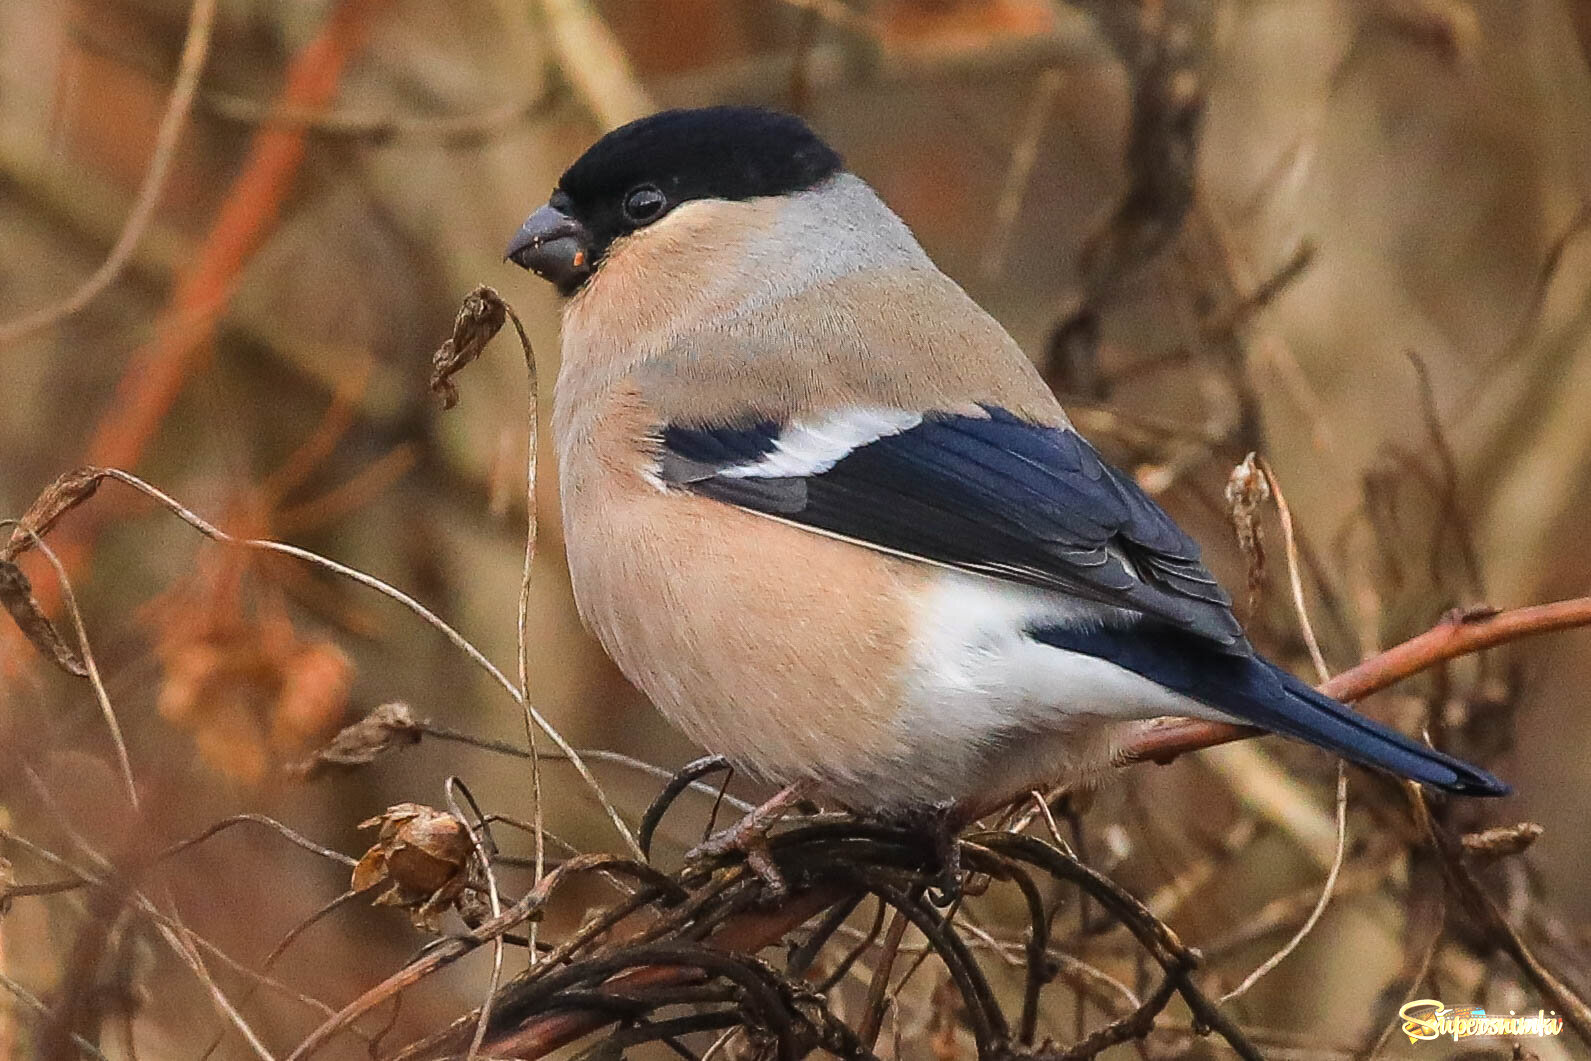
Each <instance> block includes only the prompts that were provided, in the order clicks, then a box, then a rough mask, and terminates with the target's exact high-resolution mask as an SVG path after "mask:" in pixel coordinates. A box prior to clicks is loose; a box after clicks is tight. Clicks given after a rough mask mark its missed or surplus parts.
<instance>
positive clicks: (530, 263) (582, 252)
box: [507, 206, 591, 294]
mask: <svg viewBox="0 0 1591 1061" xmlns="http://www.w3.org/2000/svg"><path fill="white" fill-rule="evenodd" d="M507 257H508V260H509V261H511V262H513V263H514V264H515V265H517V266H519V267H520V268H522V269H529V270H530V271H531V272H533V273H535V274H536V275H537V276H539V277H541V278H542V279H543V280H548V281H551V282H552V283H553V284H554V285H556V286H557V287H558V289H559V290H560V291H562V292H564V293H565V294H568V293H569V292H570V291H572V290H574V289H575V288H576V287H579V286H580V282H581V281H582V280H584V279H585V278H586V277H587V276H589V275H590V274H591V234H590V233H589V232H587V231H586V229H585V226H584V225H582V224H581V223H580V222H578V221H576V220H575V219H574V218H572V217H570V216H569V215H568V214H565V213H564V212H562V211H561V210H558V209H557V208H555V207H552V206H544V207H542V208H541V209H539V210H537V211H536V212H535V213H534V214H531V215H530V217H529V218H527V219H526V221H525V223H524V224H523V225H521V226H520V228H519V231H518V232H517V233H516V234H515V235H514V239H513V241H512V242H511V243H509V245H508V255H507Z"/></svg>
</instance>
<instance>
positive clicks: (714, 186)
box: [508, 107, 1508, 816]
mask: <svg viewBox="0 0 1591 1061" xmlns="http://www.w3.org/2000/svg"><path fill="white" fill-rule="evenodd" d="M508 257H509V258H510V259H511V260H512V261H514V262H515V263H517V264H519V265H521V266H523V267H524V268H526V269H529V270H531V271H532V272H534V273H536V274H537V275H538V276H540V277H542V278H544V279H546V280H548V281H550V282H551V283H552V284H554V285H555V286H556V287H557V289H558V290H559V291H560V292H561V293H562V294H563V295H564V296H566V299H565V302H564V306H563V343H562V361H561V365H560V368H559V372H558V381H557V389H556V395H555V399H554V413H553V427H554V433H555V438H556V445H557V452H558V458H559V468H560V475H561V498H562V505H563V519H564V525H565V532H566V538H567V547H568V560H569V570H570V574H571V576H572V579H573V583H574V592H575V599H576V601H577V602H578V606H579V610H580V614H581V617H582V619H583V620H584V622H585V623H586V624H587V626H588V627H589V628H590V629H591V630H592V631H593V632H594V634H595V635H596V637H597V638H598V639H599V640H600V641H601V642H602V644H603V645H604V646H605V647H606V649H607V651H608V652H609V653H610V654H611V655H612V657H613V659H614V660H615V661H616V662H617V664H618V666H619V667H620V669H621V670H622V671H623V672H624V674H625V675H626V676H627V677H628V678H629V679H630V680H631V681H632V682H633V683H634V684H635V685H636V686H638V687H639V688H640V689H641V690H642V691H643V692H645V693H646V694H647V695H648V696H649V697H650V698H651V699H652V701H653V702H654V703H655V704H656V705H657V706H658V708H659V709H661V710H662V712H663V713H664V714H665V715H666V716H667V717H668V718H669V719H670V720H672V721H673V722H674V723H675V724H676V725H678V726H679V728H680V729H682V730H684V731H685V733H686V734H688V735H689V736H690V737H692V738H693V739H694V740H696V741H697V742H698V743H700V744H701V745H703V746H704V747H705V748H707V749H708V750H710V751H712V752H716V753H719V754H721V755H723V756H724V757H726V758H727V759H729V760H730V761H731V762H733V763H734V764H736V765H737V766H739V767H740V768H742V769H744V770H746V771H748V772H750V773H751V774H753V775H755V776H757V777H759V778H762V779H764V780H767V781H770V782H775V783H779V784H782V785H786V786H792V788H795V789H800V790H803V791H812V792H814V793H815V794H825V795H827V796H828V797H830V798H832V799H834V800H836V801H838V802H839V803H841V804H843V805H845V806H847V807H849V808H851V809H853V810H856V811H862V812H867V813H871V814H876V815H881V816H897V815H900V816H908V815H911V814H914V813H918V812H922V811H924V810H928V809H940V810H944V809H951V810H959V811H962V812H965V813H966V814H968V815H971V814H973V813H982V812H984V811H987V810H989V809H992V808H993V807H995V806H998V805H1000V804H1001V803H1002V802H1003V801H1006V800H1008V799H1011V798H1014V797H1016V796H1019V795H1020V794H1022V793H1024V792H1027V791H1028V790H1030V789H1034V788H1038V787H1043V786H1048V785H1050V784H1051V783H1054V782H1058V781H1066V780H1083V779H1086V778H1088V777H1090V776H1091V775H1097V774H1098V773H1099V772H1100V771H1101V770H1102V769H1103V768H1105V767H1107V766H1108V765H1110V764H1111V763H1112V760H1113V758H1115V757H1116V756H1117V755H1118V754H1119V752H1120V750H1121V748H1122V745H1123V742H1124V741H1125V740H1126V738H1127V737H1128V736H1130V735H1131V733H1132V732H1133V731H1134V729H1135V728H1137V726H1138V724H1140V723H1141V722H1142V720H1145V719H1150V718H1155V717H1159V716H1166V715H1173V716H1184V717H1191V718H1197V719H1210V720H1220V721H1226V722H1240V723H1244V724H1247V725H1251V726H1258V727H1261V728H1262V729H1265V730H1269V731H1272V732H1275V733H1280V734H1285V735H1286V736H1289V737H1292V738H1295V739H1298V740H1301V741H1305V742H1308V743H1310V744H1314V745H1317V746H1319V747H1321V748H1325V749H1327V750H1329V751H1331V752H1333V753H1335V754H1336V755H1339V756H1342V757H1344V758H1347V759H1350V760H1352V761H1354V762H1356V763H1360V764H1363V765H1366V766H1371V767H1377V768H1380V769H1382V770H1386V771H1390V772H1391V773H1394V774H1397V775H1400V776H1402V777H1406V778H1412V779H1413V780H1415V781H1419V782H1421V783H1423V784H1426V785H1431V786H1434V787H1435V788H1439V789H1443V790H1446V791H1449V792H1456V793H1463V794H1466V795H1482V796H1495V795H1501V794H1503V793H1505V792H1507V791H1508V789H1507V787H1506V786H1505V785H1504V784H1503V783H1502V782H1500V781H1499V780H1497V778H1495V777H1493V776H1492V775H1491V774H1489V773H1487V772H1486V771H1484V770H1481V769H1478V768H1476V767H1474V766H1471V765H1469V764H1467V763H1465V762H1462V761H1460V760H1458V759H1455V758H1453V757H1452V756H1450V755H1446V754H1444V753H1442V752H1440V751H1437V750H1435V749H1434V748H1431V747H1429V746H1427V745H1425V744H1423V743H1421V742H1419V741H1416V740H1413V739H1411V738H1409V737H1407V736H1405V735H1403V734H1402V733H1399V732H1397V731H1395V730H1393V729H1390V728H1388V727H1387V726H1384V725H1382V724H1380V723H1378V722H1375V721H1373V720H1371V719H1370V718H1367V717H1365V716H1364V715H1362V714H1360V713H1358V712H1356V711H1354V710H1353V709H1351V708H1349V707H1347V706H1345V705H1343V704H1341V703H1339V702H1337V701H1336V700H1333V699H1331V698H1330V697H1328V696H1325V695H1322V694H1321V693H1319V692H1317V691H1315V690H1314V689H1312V688H1311V687H1310V686H1309V685H1307V684H1306V683H1304V682H1303V681H1300V680H1299V679H1298V678H1295V677H1294V676H1293V675H1291V674H1289V673H1288V672H1287V671H1285V670H1283V669H1281V668H1280V667H1278V666H1276V665H1275V664H1273V663H1270V662H1269V661H1267V660H1265V659H1263V658H1262V657H1260V656H1259V655H1257V654H1256V653H1255V652H1254V650H1253V648H1252V647H1251V646H1250V645H1249V642H1248V640H1247V639H1246V638H1245V637H1244V634H1243V630H1242V629H1241V628H1240V626H1239V625H1238V622H1237V620H1236V619H1235V618H1234V616H1233V614H1232V610H1231V601H1230V598H1229V597H1228V596H1227V594H1226V593H1225V592H1224V591H1223V590H1222V588H1221V586H1220V585H1218V584H1217V582H1216V580H1215V578H1214V577H1212V575H1211V574H1210V572H1209V571H1208V570H1206V568H1205V566H1204V564H1203V563H1202V562H1201V561H1200V558H1199V548H1198V546H1197V545H1195V544H1194V542H1193V541H1192V539H1190V538H1189V537H1188V535H1187V534H1186V533H1184V532H1183V531H1182V530H1181V529H1180V528H1179V527H1178V526H1177V525H1176V524H1175V523H1174V522H1173V521H1172V520H1171V518H1170V517H1169V516H1167V515H1166V513H1165V512H1163V511H1162V510H1161V509H1160V507H1159V506H1158V505H1157V504H1156V503H1155V502H1154V501H1153V500H1151V499H1150V497H1149V496H1148V495H1147V494H1145V493H1144V491H1143V490H1142V489H1140V488H1139V487H1138V486H1137V484H1135V483H1134V481H1133V480H1132V478H1131V477H1129V476H1127V475H1124V474H1122V473H1121V472H1120V471H1118V470H1117V469H1115V468H1113V467H1111V466H1110V465H1109V464H1107V463H1106V462H1105V461H1104V460H1102V459H1101V457H1100V455H1099V454H1098V452H1096V451H1095V449H1094V447H1093V446H1092V445H1090V444H1089V443H1088V441H1087V440H1086V439H1084V438H1083V437H1082V436H1080V435H1079V434H1078V433H1077V431H1076V430H1074V429H1073V427H1072V426H1071V424H1070V423H1069V422H1068V420H1067V417H1066V413H1065V412H1064V411H1063V410H1062V409H1061V406H1060V405H1059V403H1058V402H1057V401H1056V399H1055V398H1054V396H1053V395H1052V394H1051V392H1050V389H1049V388H1048V387H1047V386H1046V385H1045V383H1044V381H1043V380H1042V379H1041V377H1040V375H1039V373H1038V372H1037V370H1036V369H1035V368H1034V366H1033V364H1032V362H1031V361H1030V360H1029V359H1028V358H1027V357H1026V356H1025V355H1024V354H1023V352H1022V350H1021V349H1020V348H1018V346H1017V344H1016V342H1015V341H1014V340H1013V339H1012V338H1011V336H1010V335H1008V334H1007V333H1006V331H1005V329H1004V328H1002V327H1001V326H1000V325H999V324H998V323H997V322H996V321H995V320H994V318H993V317H991V316H990V315H989V314H988V313H986V312H984V311H983V310H982V309H981V308H979V307H978V305H977V304H976V303H974V302H973V301H972V299H971V298H970V297H969V296H968V295H967V294H966V293H965V292H963V291H962V290H961V288H960V287H958V286H957V285H956V284H955V282H953V281H952V280H951V279H950V278H949V277H947V276H946V275H945V274H944V273H942V272H941V271H940V270H939V269H938V268H936V267H935V265H934V263H933V262H932V261H930V260H929V257H928V255H927V254H926V253H925V252H924V250H923V248H922V247H921V246H919V245H918V243H917V240H916V239H915V238H913V236H912V233H911V232H910V230H908V229H907V227H906V225H905V224H904V223H903V222H902V221H901V219H900V218H898V217H897V216H896V215H895V214H894V213H893V212H891V210H890V209H889V208H888V207H887V206H885V205H884V203H883V201H882V200H880V199H879V197H878V195H876V194H875V193H874V192H873V190H872V189H871V188H869V187H868V185H867V184H865V183H863V181H862V180H860V179H859V178H858V177H856V176H855V175H854V174H852V173H850V172H848V171H847V170H846V169H845V167H844V165H843V164H842V162H841V160H840V157H839V156H838V155H837V154H836V153H835V152H834V151H833V150H831V149H830V148H829V147H828V145H826V144H825V143H824V142H823V141H822V140H821V139H819V138H818V136H816V135H815V134H814V133H813V132H812V130H811V129H809V128H808V127H807V125H806V124H805V123H804V122H802V121H801V120H800V119H798V118H795V117H791V116H789V115H784V114H778V113H774V112H771V111H766V110H761V109H755V108H748V107H711V108H705V109H695V110H673V111H665V112H662V113H659V114H654V115H652V116H650V117H647V118H643V119H641V120H639V121H636V122H633V123H631V124H629V125H626V126H624V127H622V128H620V129H617V130H615V131H613V132H611V133H609V134H607V135H606V136H604V137H603V138H602V139H600V140H598V141H597V142H596V143H595V144H594V145H593V146H592V147H591V148H590V149H589V150H587V151H586V153H585V154H584V155H583V156H581V157H580V159H579V160H578V161H576V162H575V163H574V164H573V165H571V166H570V167H569V168H568V170H567V171H566V172H565V173H564V174H563V176H562V178H561V179H560V180H559V181H558V185H557V187H556V189H555V190H554V191H553V194H552V196H551V198H550V199H549V200H548V202H547V204H546V205H545V206H542V207H541V208H540V209H538V210H536V211H535V213H533V214H531V215H530V218H529V220H527V221H526V222H525V224H524V226H523V227H522V228H521V229H520V230H519V232H518V234H517V235H516V236H515V237H514V239H513V242H512V244H511V245H510V247H509V248H508Z"/></svg>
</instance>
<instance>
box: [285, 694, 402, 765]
mask: <svg viewBox="0 0 1591 1061" xmlns="http://www.w3.org/2000/svg"><path fill="white" fill-rule="evenodd" d="M420 735H421V730H420V727H419V725H418V724H417V723H416V722H415V720H414V714H413V713H412V712H411V711H410V710H409V705H408V704H403V703H391V704H382V705H381V706H380V707H378V708H376V709H375V710H374V711H372V712H370V714H368V715H366V716H365V717H364V718H362V719H360V720H359V721H358V722H355V723H354V724H353V725H351V726H346V727H344V728H343V730H342V731H341V732H339V733H338V734H337V735H336V736H335V737H333V738H332V739H331V741H330V742H329V743H327V744H326V746H325V747H323V748H321V749H320V750H319V751H317V752H316V753H315V754H314V755H312V756H310V757H309V758H308V759H305V760H304V761H303V762H301V763H298V764H297V765H295V766H292V767H290V768H289V772H290V773H292V774H293V775H294V776H296V777H299V778H301V779H303V780H305V781H309V780H313V779H314V778H316V777H319V776H320V775H321V774H323V773H325V772H326V771H328V770H335V769H350V770H351V769H353V768H354V767H358V766H366V765H368V764H370V763H373V762H375V761H376V760H377V759H380V758H381V757H382V756H384V755H386V754H388V753H389V752H393V751H396V750H398V749H399V748H406V747H408V746H409V745H411V744H418V743H419V742H420Z"/></svg>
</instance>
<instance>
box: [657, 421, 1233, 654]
mask: <svg viewBox="0 0 1591 1061" xmlns="http://www.w3.org/2000/svg"><path fill="white" fill-rule="evenodd" d="M984 409H985V411H986V412H987V414H988V415H987V416H986V417H980V416H967V415H959V414H951V413H929V414H926V415H924V416H923V417H922V418H921V421H920V422H918V423H916V424H915V426H910V427H907V428H906V429H904V430H898V431H896V432H895V433H889V434H884V435H883V436H882V437H878V438H874V439H873V440H871V441H868V442H865V443H864V444H860V445H857V446H856V447H854V448H851V449H849V450H848V451H846V452H844V453H843V454H840V455H836V456H835V457H834V458H833V459H832V460H818V461H815V462H812V464H811V466H810V468H809V469H808V470H807V472H806V474H789V472H790V470H791V468H790V466H791V463H792V462H791V461H787V460H778V459H775V458H776V457H777V455H778V454H779V452H780V450H781V446H780V439H781V435H782V434H783V433H784V432H785V431H786V430H787V427H786V426H785V425H781V424H777V423H774V422H772V421H762V422H756V423H742V424H738V425H729V426H721V427H685V426H680V425H668V426H666V427H664V428H663V429H662V431H661V432H660V442H661V445H662V461H661V475H662V478H663V480H664V481H665V482H666V483H669V484H670V485H673V486H678V487H682V488H685V489H688V490H691V491H694V492H696V493H699V494H702V495H705V496H707V497H711V498H714V499H716V500H719V501H723V502H726V503H728V504H731V505H736V506H738V507H740V508H744V509H749V510H751V511H754V512H760V513H762V514H764V515H768V516H773V517H776V518H779V519H782V520H785V521H788V522H791V523H795V524H799V525H801V526H805V527H810V528H812V529H813V530H817V531H822V532H825V533H828V534H832V535H835V536H838V537H842V538H846V539H849V540H852V541H856V542H858V543H860V544H864V545H868V546H871V547H874V548H878V549H883V550H887V551H889V552H894V553H900V554H904V555H907V556H913V557H918V558H921V559H923V560H928V561H932V562H934V563H938V564H942V565H945V566H948V567H953V568H959V569H962V570H965V571H972V572H977V573H979V574H983V575H989V576H992V577H994V578H1000V579H1005V580H1009V581H1013V582H1020V583H1025V584H1027V585H1032V586H1041V587H1044V588H1049V589H1057V590H1062V591H1065V592H1068V593H1072V594H1074V595H1077V596H1081V597H1086V598H1089V599H1091V600H1094V601H1098V602H1100V603H1103V604H1109V605H1114V606H1116V607H1121V608H1126V609H1129V610H1132V611H1136V612H1139V613H1142V614H1144V615H1147V616H1151V617H1153V618H1155V619H1158V620H1160V621H1162V622H1165V623H1167V624H1169V625H1171V626H1172V627H1174V628H1176V629H1180V630H1183V631H1186V632H1187V633H1190V634H1194V635H1196V636H1198V637H1199V638H1201V639H1203V640H1206V641H1208V642H1211V643H1213V644H1214V646H1216V647H1219V648H1222V649H1224V650H1225V651H1227V652H1230V653H1233V654H1237V655H1245V654H1247V653H1248V652H1249V648H1248V643H1247V641H1245V640H1244V638H1243V633H1242V629H1241V628H1240V627H1239V626H1238V623H1237V620H1236V619H1235V618H1234V617H1233V615H1232V611H1231V599H1230V598H1229V597H1228V596H1227V595H1226V593H1225V591H1224V590H1222V588H1221V587H1220V585H1219V584H1218V583H1217V582H1216V581H1215V578H1214V576H1212V575H1211V574H1210V572H1209V571H1208V570H1206V569H1205V567H1204V564H1203V563H1202V562H1201V561H1200V559H1199V547H1198V546H1197V545H1196V544H1195V543H1194V541H1193V540H1192V539H1191V538H1189V537H1188V536H1187V534H1185V533H1184V532H1183V531H1182V529H1181V528H1180V527H1178V526H1177V525H1176V524H1175V523H1174V522H1173V521H1172V520H1171V517H1170V516H1168V515H1166V514H1165V512H1163V511H1162V510H1161V508H1160V506H1158V505H1157V504H1155V502H1154V501H1153V500H1152V499H1151V498H1150V497H1149V496H1148V495H1147V494H1145V493H1144V492H1143V490H1142V489H1141V488H1140V487H1139V486H1138V485H1137V484H1136V483H1134V482H1133V481H1132V480H1131V479H1130V478H1128V477H1127V476H1125V475H1123V474H1122V473H1121V472H1119V471H1117V470H1116V469H1114V468H1112V467H1110V466H1109V465H1108V464H1106V463H1105V462H1104V461H1103V460H1102V459H1101V458H1100V456H1099V454H1098V453H1097V452H1096V451H1095V450H1094V448H1093V447H1092V446H1091V445H1089V444H1088V442H1087V441H1086V440H1084V439H1083V438H1082V436H1080V435H1078V434H1077V432H1075V431H1073V430H1071V429H1069V428H1057V427H1050V426H1046V425H1042V424H1035V423H1033V422H1031V421H1028V420H1024V419H1022V418H1020V417H1017V416H1014V415H1012V414H1011V413H1009V412H1006V411H1005V410H1003V409H1000V408H998V407H993V406H984Z"/></svg>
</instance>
